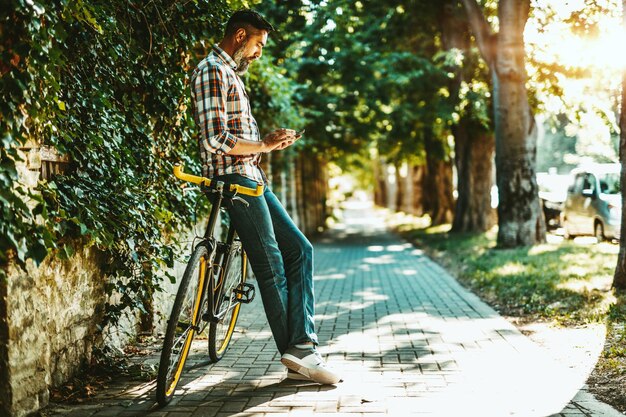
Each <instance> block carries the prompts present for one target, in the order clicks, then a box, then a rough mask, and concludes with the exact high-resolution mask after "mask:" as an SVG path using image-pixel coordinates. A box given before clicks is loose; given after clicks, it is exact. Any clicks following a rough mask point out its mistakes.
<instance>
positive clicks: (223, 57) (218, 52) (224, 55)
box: [213, 44, 237, 70]
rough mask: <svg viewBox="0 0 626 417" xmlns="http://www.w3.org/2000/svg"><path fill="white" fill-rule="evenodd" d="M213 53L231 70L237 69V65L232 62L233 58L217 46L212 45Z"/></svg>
mask: <svg viewBox="0 0 626 417" xmlns="http://www.w3.org/2000/svg"><path fill="white" fill-rule="evenodd" d="M213 52H214V53H215V55H217V56H218V57H219V58H220V59H221V60H222V61H224V62H225V63H226V64H228V66H229V67H231V68H232V69H233V70H234V69H236V68H237V64H236V63H235V61H234V60H233V58H232V57H231V56H230V55H228V54H227V53H226V51H224V50H223V49H222V48H220V47H219V46H217V44H215V45H213Z"/></svg>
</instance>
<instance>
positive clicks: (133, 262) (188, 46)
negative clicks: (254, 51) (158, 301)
mask: <svg viewBox="0 0 626 417" xmlns="http://www.w3.org/2000/svg"><path fill="white" fill-rule="evenodd" d="M243 5H244V4H243V2H238V1H230V2H229V1H225V0H191V1H189V0H184V1H183V0H178V1H176V0H175V1H172V0H153V1H150V2H134V1H129V0H113V1H110V0H106V1H105V0H72V1H70V0H39V1H31V0H0V92H1V94H2V97H3V99H2V100H0V336H2V339H3V341H4V342H6V341H7V338H8V336H7V338H5V337H4V336H5V335H7V334H8V332H9V329H10V328H11V326H9V325H8V320H11V317H10V316H11V313H10V312H9V311H8V303H7V289H8V290H9V292H10V291H16V290H18V291H34V289H35V288H38V287H39V286H44V287H45V286H48V289H47V290H46V289H45V288H44V289H43V291H41V292H42V293H43V294H49V293H50V291H49V288H51V287H50V285H52V286H54V285H57V286H58V288H65V287H66V285H65V284H64V283H62V282H58V280H57V281H54V282H52V281H51V282H46V280H44V279H39V278H36V277H37V276H40V275H37V274H38V272H36V271H39V272H41V270H42V265H43V267H45V265H65V266H64V267H67V268H69V269H72V268H74V270H75V267H76V265H80V264H81V263H82V262H83V260H84V259H85V253H88V254H89V255H88V258H89V259H92V260H93V259H95V260H97V262H91V261H90V263H89V265H90V268H92V269H93V268H95V269H96V271H95V273H90V276H91V278H88V279H86V281H85V282H87V281H90V280H91V281H93V280H94V279H96V280H97V279H100V280H101V283H102V285H101V286H100V287H101V291H103V292H104V294H103V297H102V298H99V296H95V297H94V299H97V300H99V302H100V303H101V304H103V305H101V306H100V307H98V306H96V305H94V306H92V307H93V309H92V310H93V311H94V312H98V314H95V313H94V316H93V317H92V318H91V319H92V320H97V323H96V324H97V328H98V329H103V328H105V327H106V326H107V325H115V324H116V323H117V322H118V321H119V319H120V317H121V316H122V315H123V314H124V313H125V312H126V313H128V312H130V314H135V313H137V312H147V311H149V310H150V307H151V302H152V299H153V295H154V293H155V292H158V291H160V290H161V287H162V286H164V283H167V284H168V286H169V281H173V280H174V277H173V276H170V275H169V273H168V272H167V271H168V270H171V269H170V268H171V267H172V266H173V265H174V261H175V260H176V259H177V258H178V257H180V256H181V255H182V254H180V253H179V250H177V249H175V248H177V247H178V246H177V240H178V239H179V238H178V237H179V236H182V235H184V232H185V231H186V230H188V229H189V228H190V227H191V225H192V224H194V223H196V222H197V221H198V219H199V218H201V217H200V216H202V215H203V213H204V212H205V211H204V210H206V207H205V205H206V202H205V200H204V199H203V198H202V197H201V196H199V195H198V193H197V192H194V191H191V192H188V193H185V194H183V192H182V190H181V188H180V187H179V185H180V184H179V183H178V181H177V180H175V179H174V178H173V177H172V174H171V172H172V166H173V164H174V163H176V162H179V161H183V162H184V163H185V165H186V170H188V171H192V172H196V173H198V172H199V171H200V170H199V166H198V163H197V154H196V152H197V150H196V146H197V145H196V141H195V126H194V125H193V120H192V116H191V112H190V103H189V86H188V83H189V75H190V72H191V70H192V69H193V67H194V66H195V64H196V63H197V62H198V61H199V60H200V59H202V58H203V57H204V56H205V54H206V51H207V50H208V48H209V47H210V45H211V44H212V43H214V42H216V41H217V40H219V39H220V37H221V34H222V30H223V24H224V23H225V21H226V19H227V17H228V16H229V14H230V13H231V11H232V10H233V9H236V8H239V7H241V6H243ZM265 55H266V56H264V59H263V61H262V62H261V63H259V64H256V65H255V67H254V68H253V69H252V71H251V74H250V75H249V76H247V78H246V80H245V81H246V84H247V86H248V89H249V91H250V95H251V97H252V99H253V100H252V104H253V112H254V114H255V116H256V118H257V119H258V120H259V121H260V125H261V130H262V134H263V133H266V132H268V131H269V130H271V129H273V128H276V127H280V126H289V127H292V128H301V127H302V126H303V125H304V124H305V120H304V119H303V116H301V115H300V114H301V112H299V111H298V110H297V109H296V108H295V106H294V105H293V103H294V96H293V95H294V91H296V90H297V89H296V88H295V84H294V82H293V81H291V80H289V79H287V78H286V77H284V76H283V75H282V73H281V71H280V70H279V69H278V68H277V67H275V66H274V64H273V63H272V62H273V61H272V59H271V57H267V55H268V54H265ZM43 149H45V150H46V152H47V153H49V150H52V151H53V153H54V155H55V156H54V157H53V158H52V159H53V160H54V161H57V162H54V164H56V165H55V166H56V169H54V170H52V171H53V172H56V171H58V172H56V173H55V174H54V175H50V172H51V171H50V169H48V171H47V172H44V174H45V175H40V172H39V171H42V172H43V171H44V169H43V167H44V166H47V165H45V164H42V163H41V161H39V160H38V158H41V157H42V156H41V155H43V152H42V150H43ZM298 152H299V151H298V150H297V149H292V150H290V151H289V152H283V154H282V155H281V157H280V160H281V164H283V165H285V167H286V168H285V169H289V170H291V171H294V172H295V171H297V172H299V173H300V174H302V172H304V171H303V170H304V169H305V168H301V167H299V166H297V161H298V160H300V159H306V158H298V157H297V153H298ZM29 169H30V171H29ZM267 169H268V171H270V172H271V171H275V170H276V169H278V168H276V167H267ZM318 171H319V170H318ZM20 173H21V174H20ZM322 174H323V172H320V178H323V175H322ZM313 180H314V178H308V181H313ZM296 186H297V185H296V178H295V176H291V178H289V181H281V182H277V184H276V187H277V188H278V189H279V190H277V191H280V192H281V193H282V194H284V195H286V196H288V197H289V198H290V200H292V201H296V200H297V199H296V198H295V195H296V193H301V194H304V193H306V190H305V187H300V189H299V190H298V189H296ZM281 187H282V190H280V188H281ZM306 188H307V189H311V187H306ZM322 188H323V187H322ZM298 199H299V200H303V198H302V195H300V197H298ZM319 199H320V201H321V200H323V197H322V196H320V198H319ZM290 210H291V211H292V212H293V213H294V215H295V217H298V215H297V211H298V210H299V211H300V212H301V214H300V217H302V218H304V219H307V222H306V224H305V225H304V226H305V228H308V229H310V230H317V229H318V228H319V225H320V224H323V218H322V217H320V219H321V220H320V219H317V220H316V219H315V218H313V216H312V215H311V214H310V213H309V214H307V213H306V210H307V209H306V207H305V206H304V205H303V204H300V205H299V207H291V208H290ZM319 211H320V210H319V208H318V207H317V206H316V213H317V212H319ZM322 211H323V210H322ZM86 250H87V252H85V251H86ZM54 259H56V260H57V261H59V262H57V263H56V264H55V263H54V262H52V261H53V260H54ZM38 265H39V268H38V267H37V266H38ZM9 270H11V271H13V272H12V273H11V276H10V277H9V276H8V275H7V271H9ZM16 271H18V272H16ZM19 271H22V272H19ZM91 272H93V271H91ZM10 279H13V280H15V281H11V282H9V281H8V280H10ZM91 281H90V282H91ZM81 282H83V281H81ZM85 282H83V283H82V284H80V285H84V286H89V285H91V284H86V283H85ZM22 284H24V285H22ZM26 284H28V285H26ZM48 284H50V285H48ZM97 287H98V286H95V287H94V288H97ZM90 291H91V290H90ZM107 300H108V301H107ZM22 304H23V303H22ZM14 305H16V304H15V303H14V304H13V306H14ZM9 307H10V306H9ZM146 316H148V317H150V316H151V314H146ZM88 345H89V343H86V344H84V346H83V345H81V346H82V347H80V348H77V350H78V351H81V349H82V350H86V349H87V348H86V347H85V346H88ZM84 354H85V356H88V352H86V351H85V352H84ZM9 357H10V352H8V350H7V346H6V345H5V344H4V343H0V380H3V381H9V376H10V375H9V374H10V366H9V365H8V361H9ZM13 357H14V358H15V357H17V356H13ZM72 360H73V359H72ZM18 365H19V364H18ZM59 366H62V364H59ZM64 375H65V374H64ZM54 378H57V377H54ZM45 382H46V383H51V384H52V383H54V382H57V383H58V382H59V381H52V380H48V381H45ZM6 384H7V383H6V382H5V386H4V387H3V388H6V389H4V390H2V391H3V393H2V395H0V397H1V398H0V405H2V404H4V407H5V408H4V409H5V410H6V409H7V408H6V407H10V404H9V405H8V406H7V404H8V403H10V401H11V398H10V397H11V392H10V391H11V387H8V386H6ZM40 400H41V402H45V400H46V398H45V395H43V396H42V398H40Z"/></svg>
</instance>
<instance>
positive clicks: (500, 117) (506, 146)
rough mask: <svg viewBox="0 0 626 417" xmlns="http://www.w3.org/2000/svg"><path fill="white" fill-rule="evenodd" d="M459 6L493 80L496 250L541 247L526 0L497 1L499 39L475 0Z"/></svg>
mask: <svg viewBox="0 0 626 417" xmlns="http://www.w3.org/2000/svg"><path fill="white" fill-rule="evenodd" d="M462 1H463V4H464V5H465V8H466V10H467V12H468V17H469V21H470V26H471V28H472V31H473V33H474V36H475V38H476V41H477V43H478V47H479V50H480V52H481V55H482V56H483V58H484V59H485V61H486V62H487V63H488V65H489V67H490V70H491V75H492V79H493V90H494V94H493V98H494V120H495V134H496V183H497V185H498V194H499V204H498V246H499V247H517V246H528V245H533V244H535V243H538V242H543V241H545V224H544V222H543V216H542V212H541V205H540V201H539V196H538V187H537V179H536V173H535V159H536V151H537V144H536V142H537V138H536V134H537V129H536V125H535V119H534V116H533V114H532V110H531V108H530V105H529V102H528V96H527V91H526V85H525V83H526V69H525V67H524V39H523V33H524V26H525V25H526V21H527V19H528V11H529V8H530V1H529V0H500V1H499V3H498V20H499V26H500V31H499V32H498V33H497V35H496V34H494V33H493V31H492V29H491V26H490V25H489V23H488V22H487V20H486V19H485V16H484V14H483V13H482V11H481V10H480V6H478V3H477V2H476V0H462ZM496 37H497V39H496Z"/></svg>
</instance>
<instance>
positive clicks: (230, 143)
mask: <svg viewBox="0 0 626 417" xmlns="http://www.w3.org/2000/svg"><path fill="white" fill-rule="evenodd" d="M236 67H237V64H235V61H233V59H232V58H231V57H230V55H228V54H227V53H226V52H224V50H223V49H221V48H220V47H219V46H217V45H214V46H213V50H212V51H211V52H210V53H209V55H207V57H206V58H204V59H203V60H202V61H201V62H200V63H199V64H198V66H197V67H196V69H195V70H194V72H193V74H192V76H191V94H192V99H191V101H192V104H193V109H194V112H193V114H194V119H195V121H196V125H197V126H198V127H199V129H200V135H199V137H198V144H199V145H200V156H201V159H202V175H204V176H205V177H208V178H213V177H215V176H218V175H224V174H240V175H243V176H245V177H248V178H250V179H253V180H255V181H257V182H259V183H263V182H264V175H263V173H262V171H261V169H260V168H259V162H260V159H261V154H260V153H258V154H252V155H228V152H230V150H231V149H232V148H233V147H234V146H235V143H237V140H239V138H241V139H246V140H251V141H260V140H261V135H260V133H259V127H258V125H257V122H256V120H255V119H254V117H253V116H252V111H251V109H250V102H249V100H248V94H247V93H246V89H245V87H244V85H243V82H242V81H241V78H239V76H238V75H237V74H236V73H235V68H236Z"/></svg>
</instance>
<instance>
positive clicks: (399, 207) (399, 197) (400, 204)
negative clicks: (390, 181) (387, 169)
mask: <svg viewBox="0 0 626 417" xmlns="http://www.w3.org/2000/svg"><path fill="white" fill-rule="evenodd" d="M395 168H396V174H395V175H396V211H403V208H404V200H405V197H406V189H405V185H406V184H405V177H403V176H402V169H401V168H402V164H400V163H399V162H396V163H395Z"/></svg>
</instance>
